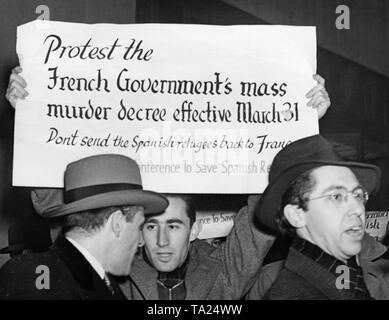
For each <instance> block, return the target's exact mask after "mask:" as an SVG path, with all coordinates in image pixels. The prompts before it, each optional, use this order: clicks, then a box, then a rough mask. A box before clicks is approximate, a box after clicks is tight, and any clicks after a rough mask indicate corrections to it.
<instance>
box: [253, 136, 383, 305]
mask: <svg viewBox="0 0 389 320" xmlns="http://www.w3.org/2000/svg"><path fill="white" fill-rule="evenodd" d="M380 177H381V172H380V169H379V168H378V167H376V166H373V165H368V164H363V163H358V162H348V161H344V160H343V159H341V158H340V157H339V156H338V155H337V154H336V152H335V151H334V150H333V148H332V146H331V144H330V143H329V142H328V141H327V140H326V139H324V138H323V137H322V136H320V135H315V136H311V137H308V138H304V139H301V140H298V141H295V142H293V143H291V144H290V145H288V146H287V147H285V148H284V149H283V150H281V151H280V152H279V153H278V154H277V155H276V157H275V159H274V161H273V164H272V167H271V170H270V173H269V185H268V187H267V188H266V190H265V191H264V194H263V195H262V197H261V199H260V201H259V204H258V206H257V209H256V216H257V219H258V221H259V222H260V223H261V224H263V225H265V226H267V227H268V228H270V229H272V230H274V231H276V232H280V233H282V234H288V235H291V236H292V237H293V238H294V239H293V242H292V245H291V247H290V249H289V253H288V255H287V257H286V260H285V261H284V262H283V263H282V264H278V267H275V270H274V267H273V271H271V272H269V271H267V281H269V278H270V282H271V283H273V284H272V285H271V287H270V289H269V290H268V291H267V293H266V294H265V299H341V300H354V299H372V298H374V299H389V283H388V282H387V279H385V275H384V271H383V270H384V269H383V268H382V267H383V266H384V264H386V266H387V264H388V263H387V262H388V261H382V259H381V258H382V256H383V255H384V254H385V252H386V250H387V248H386V247H385V246H383V245H381V244H380V243H378V242H376V241H375V240H374V239H372V238H371V237H370V236H368V235H367V234H366V233H365V204H366V202H367V200H368V199H369V194H374V193H375V192H376V191H377V190H378V188H379V184H380ZM280 266H282V267H280ZM265 268H266V267H265ZM277 268H278V270H277ZM280 268H281V270H280ZM277 275H278V276H277ZM262 280H263V279H262ZM257 285H258V283H257ZM265 291H266V290H265ZM251 298H253V296H251Z"/></svg>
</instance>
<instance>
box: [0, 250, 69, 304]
mask: <svg viewBox="0 0 389 320" xmlns="http://www.w3.org/2000/svg"><path fill="white" fill-rule="evenodd" d="M71 283H72V277H71V274H70V271H69V270H68V269H67V268H66V266H65V265H64V263H63V262H62V261H61V260H60V258H59V257H58V256H57V255H56V254H55V253H54V252H52V251H46V252H41V253H28V254H24V255H21V256H18V257H14V258H12V259H11V260H9V261H7V262H6V263H5V264H4V266H3V267H2V268H1V269H0V288H1V289H0V299H55V298H56V296H57V294H58V296H59V297H62V298H63V297H66V296H68V294H67V291H68V288H69V286H70V285H71Z"/></svg>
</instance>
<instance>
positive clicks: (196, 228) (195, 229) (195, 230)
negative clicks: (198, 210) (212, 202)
mask: <svg viewBox="0 0 389 320" xmlns="http://www.w3.org/2000/svg"><path fill="white" fill-rule="evenodd" d="M200 231H201V223H199V222H198V221H195V222H194V223H193V225H192V228H191V229H190V237H189V240H190V241H191V242H192V241H194V240H196V239H197V237H198V235H199V234H200Z"/></svg>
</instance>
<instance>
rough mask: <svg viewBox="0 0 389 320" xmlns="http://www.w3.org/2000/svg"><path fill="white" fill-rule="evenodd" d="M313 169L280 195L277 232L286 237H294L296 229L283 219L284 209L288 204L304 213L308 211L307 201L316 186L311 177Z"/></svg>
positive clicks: (303, 174) (300, 176)
mask: <svg viewBox="0 0 389 320" xmlns="http://www.w3.org/2000/svg"><path fill="white" fill-rule="evenodd" d="M313 170H314V169H311V170H308V171H306V172H304V173H302V174H301V175H299V176H298V177H297V178H296V179H295V180H294V181H293V182H292V183H291V184H290V185H289V187H288V189H286V191H285V193H284V194H283V195H282V199H281V207H280V208H279V210H278V212H277V217H276V219H277V224H278V230H279V231H280V233H281V234H283V235H287V236H294V235H295V234H296V228H295V227H293V226H292V225H291V224H290V223H289V221H288V220H287V219H286V218H285V215H284V208H285V206H286V205H288V204H292V205H296V206H298V207H299V208H301V209H303V210H304V211H306V210H307V209H308V203H307V201H308V199H309V196H310V194H311V192H312V190H313V188H314V187H315V185H316V181H315V179H314V177H313V175H312V172H313Z"/></svg>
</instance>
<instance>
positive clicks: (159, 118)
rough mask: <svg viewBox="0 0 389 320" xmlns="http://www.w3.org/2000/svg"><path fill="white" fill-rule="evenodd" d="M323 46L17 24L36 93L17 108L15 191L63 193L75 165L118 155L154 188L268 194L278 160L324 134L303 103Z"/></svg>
mask: <svg viewBox="0 0 389 320" xmlns="http://www.w3.org/2000/svg"><path fill="white" fill-rule="evenodd" d="M45 23H47V24H45ZM315 37H316V34H315V28H313V27H289V26H288V27H287V26H202V25H167V24H166V25H164V24H162V25H158V24H146V25H113V24H95V25H88V24H76V23H63V22H52V21H45V22H44V23H42V21H40V22H39V24H38V23H37V22H30V23H27V24H25V25H22V26H19V27H18V34H17V53H18V56H19V60H20V64H21V66H22V68H23V73H22V76H23V77H24V78H25V79H26V80H27V83H28V91H29V93H30V94H29V96H28V98H27V99H26V100H24V101H19V102H18V106H17V110H16V116H15V119H16V123H15V145H14V170H13V184H14V185H17V186H42V187H61V186H62V185H63V172H64V170H65V167H66V165H67V164H68V163H69V162H71V161H74V160H77V159H80V158H83V157H86V156H88V155H93V154H98V153H120V154H124V155H127V156H130V157H132V158H134V159H135V160H136V161H137V162H138V163H139V165H140V168H141V173H142V177H143V184H144V187H145V188H152V189H153V190H156V191H161V192H179V193H186V192H189V193H259V192H261V191H263V189H264V188H265V187H266V185H267V174H268V169H269V166H270V164H271V161H272V159H273V157H274V155H275V154H276V153H277V152H278V151H279V150H280V149H281V148H282V147H284V146H285V145H286V144H288V143H290V142H291V141H294V140H296V139H299V138H302V137H305V136H309V135H312V134H315V133H317V132H318V123H317V115H316V111H314V110H311V109H310V108H308V107H306V103H307V99H306V98H305V94H306V93H307V92H308V91H309V89H311V88H312V87H313V86H314V85H315V82H314V80H313V79H312V74H314V73H315V72H316V38H315Z"/></svg>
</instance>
